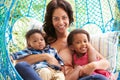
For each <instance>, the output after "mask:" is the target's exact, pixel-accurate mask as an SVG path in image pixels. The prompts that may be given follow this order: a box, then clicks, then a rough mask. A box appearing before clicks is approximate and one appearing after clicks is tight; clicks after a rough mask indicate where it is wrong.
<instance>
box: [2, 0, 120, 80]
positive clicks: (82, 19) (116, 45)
mask: <svg viewBox="0 0 120 80" xmlns="http://www.w3.org/2000/svg"><path fill="white" fill-rule="evenodd" d="M48 2H49V0H1V1H0V34H1V35H0V37H1V38H0V46H1V47H0V80H23V79H22V78H21V76H20V75H19V74H18V72H17V71H16V70H15V68H14V65H13V63H12V62H11V60H10V57H9V56H10V54H11V53H12V52H15V51H19V50H21V49H23V48H24V47H25V46H26V45H25V44H26V42H25V39H24V35H25V33H26V32H27V31H28V30H29V29H33V28H39V29H41V27H40V26H41V25H42V23H43V20H44V14H45V8H46V5H47V3H48ZM70 3H71V5H72V7H73V10H74V13H75V14H74V18H75V22H74V23H73V25H71V27H70V29H69V31H71V30H73V29H76V28H83V29H85V30H87V31H88V32H89V33H90V36H91V44H92V45H93V46H94V47H95V48H96V49H97V50H98V51H99V52H100V53H101V54H102V55H103V56H104V57H106V59H108V61H109V62H110V68H109V69H108V70H109V71H110V72H111V73H113V74H116V73H117V75H120V74H119V71H120V64H119V63H120V40H119V39H120V21H119V20H118V19H117V17H119V16H117V13H119V11H120V10H119V9H120V5H119V4H120V1H119V0H71V1H70ZM116 80H120V76H116Z"/></svg>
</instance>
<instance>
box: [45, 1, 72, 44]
mask: <svg viewBox="0 0 120 80" xmlns="http://www.w3.org/2000/svg"><path fill="white" fill-rule="evenodd" d="M57 8H62V9H63V10H65V12H66V13H67V15H68V17H69V23H70V24H71V23H72V22H73V21H74V19H73V11H72V7H71V5H70V4H69V3H68V2H67V1H65V0H51V1H50V2H49V3H48V5H47V8H46V14H45V20H44V24H43V29H44V31H45V33H46V39H47V42H48V43H52V42H54V41H56V39H57V35H56V32H55V28H54V27H53V23H52V15H53V12H54V10H55V9H57Z"/></svg>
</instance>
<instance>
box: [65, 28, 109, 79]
mask: <svg viewBox="0 0 120 80" xmlns="http://www.w3.org/2000/svg"><path fill="white" fill-rule="evenodd" d="M67 43H68V46H69V48H70V49H71V50H72V51H73V54H72V55H73V65H80V66H81V71H80V77H82V76H86V75H87V74H85V73H84V70H85V68H86V67H87V66H90V65H89V64H91V63H94V62H97V61H99V60H100V59H101V57H100V56H102V55H100V54H95V53H93V54H88V52H87V51H88V49H89V47H90V46H91V45H90V36H89V34H88V32H87V31H85V30H83V29H75V30H73V31H71V33H70V34H69V36H68V39H67ZM98 55H99V56H98ZM90 58H91V59H90ZM102 58H103V57H102ZM85 65H87V66H85ZM86 70H87V69H86ZM90 70H91V74H98V75H99V74H101V75H102V76H103V75H104V76H105V79H107V78H110V75H111V74H110V73H109V72H108V71H106V70H103V69H96V68H95V67H91V69H90ZM90 70H89V71H90ZM101 75H100V76H101ZM105 79H101V80H105ZM80 80H82V79H80ZM83 80H84V79H83Z"/></svg>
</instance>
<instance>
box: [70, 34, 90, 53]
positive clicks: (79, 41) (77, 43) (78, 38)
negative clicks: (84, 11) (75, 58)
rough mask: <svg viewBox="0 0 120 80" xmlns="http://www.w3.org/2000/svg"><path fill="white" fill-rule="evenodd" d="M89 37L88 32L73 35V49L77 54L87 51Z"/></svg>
mask: <svg viewBox="0 0 120 80" xmlns="http://www.w3.org/2000/svg"><path fill="white" fill-rule="evenodd" d="M87 45H88V38H87V35H86V34H83V33H78V34H75V35H74V36H73V43H72V45H71V48H72V50H74V51H75V52H76V53H77V54H84V53H86V52H87Z"/></svg>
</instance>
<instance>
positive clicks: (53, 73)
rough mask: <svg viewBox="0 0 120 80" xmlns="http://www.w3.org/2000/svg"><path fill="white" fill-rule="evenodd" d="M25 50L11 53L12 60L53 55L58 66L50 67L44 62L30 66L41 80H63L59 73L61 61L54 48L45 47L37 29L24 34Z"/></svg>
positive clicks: (41, 35) (61, 73)
mask: <svg viewBox="0 0 120 80" xmlns="http://www.w3.org/2000/svg"><path fill="white" fill-rule="evenodd" d="M26 41H27V48H26V49H24V50H21V51H19V52H16V53H13V54H12V55H11V56H12V58H13V59H16V60H18V59H21V58H24V57H26V56H29V55H31V54H50V55H53V56H54V57H55V58H56V59H57V60H58V62H59V64H60V66H55V65H50V64H48V63H47V62H46V61H42V62H37V63H36V64H32V65H31V66H32V68H34V69H35V70H36V71H37V72H38V74H39V75H40V77H41V78H42V80H51V79H52V80H53V79H54V80H65V77H64V74H63V72H62V71H61V66H62V65H64V64H63V61H62V59H61V58H60V57H59V55H58V54H57V51H56V50H55V49H54V48H51V47H50V46H49V45H46V43H45V39H44V34H43V33H42V32H41V31H40V30H38V29H31V30H29V31H28V32H27V34H26Z"/></svg>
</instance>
